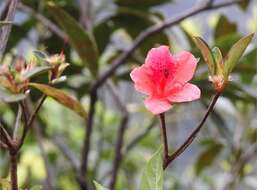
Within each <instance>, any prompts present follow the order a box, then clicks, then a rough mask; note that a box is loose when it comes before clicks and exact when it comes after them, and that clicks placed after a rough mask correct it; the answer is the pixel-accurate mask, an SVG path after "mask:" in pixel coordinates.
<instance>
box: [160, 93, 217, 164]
mask: <svg viewBox="0 0 257 190" xmlns="http://www.w3.org/2000/svg"><path fill="white" fill-rule="evenodd" d="M219 97H220V93H216V95H215V96H214V97H213V99H212V101H211V103H210V105H209V107H208V109H207V111H206V113H205V115H204V117H203V119H202V121H201V122H200V123H199V125H198V126H197V128H196V129H195V130H194V131H193V132H192V133H191V134H190V136H189V137H188V138H187V139H186V141H185V142H184V143H183V144H182V145H181V146H180V147H179V148H178V149H177V150H176V151H175V152H174V153H173V154H172V155H171V156H169V157H168V159H167V160H166V162H165V163H164V169H166V168H167V167H168V166H169V164H170V163H171V162H172V161H174V160H175V159H176V158H177V157H178V156H180V154H182V153H183V152H184V151H185V150H186V149H187V147H188V146H189V145H190V144H191V143H192V142H193V141H194V139H195V137H196V135H197V134H198V133H199V132H200V130H201V129H202V127H203V125H204V123H205V121H206V120H207V118H208V116H209V115H210V113H211V112H212V110H213V109H214V106H215V104H216V102H217V100H218V98H219Z"/></svg>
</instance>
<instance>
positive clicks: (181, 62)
mask: <svg viewBox="0 0 257 190" xmlns="http://www.w3.org/2000/svg"><path fill="white" fill-rule="evenodd" d="M174 59H175V64H176V66H175V67H176V73H175V77H174V82H179V83H182V84H185V83H186V82H188V81H189V80H191V79H192V78H193V75H194V73H195V69H196V65H197V59H196V58H195V57H194V56H193V55H192V54H191V53H190V52H187V51H182V52H180V53H178V54H176V55H175V56H174Z"/></svg>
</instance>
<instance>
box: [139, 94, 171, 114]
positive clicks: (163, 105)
mask: <svg viewBox="0 0 257 190" xmlns="http://www.w3.org/2000/svg"><path fill="white" fill-rule="evenodd" d="M144 104H145V107H146V108H147V109H148V110H149V111H150V112H152V113H153V114H154V115H157V114H160V113H164V112H166V111H168V110H169V109H170V108H171V107H172V106H171V104H170V103H169V102H168V101H167V100H159V99H155V98H152V97H148V98H147V99H146V100H145V101H144Z"/></svg>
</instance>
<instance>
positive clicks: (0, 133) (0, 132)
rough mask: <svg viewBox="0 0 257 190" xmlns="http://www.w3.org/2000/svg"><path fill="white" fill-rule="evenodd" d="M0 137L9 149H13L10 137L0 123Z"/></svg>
mask: <svg viewBox="0 0 257 190" xmlns="http://www.w3.org/2000/svg"><path fill="white" fill-rule="evenodd" d="M0 137H1V140H2V141H3V143H4V144H6V145H7V146H8V148H9V150H11V149H13V143H12V138H11V137H10V135H9V134H8V132H7V131H6V130H5V128H3V126H2V125H0Z"/></svg>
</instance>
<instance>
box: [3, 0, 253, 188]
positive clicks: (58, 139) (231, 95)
mask: <svg viewBox="0 0 257 190" xmlns="http://www.w3.org/2000/svg"><path fill="white" fill-rule="evenodd" d="M6 2H7V1H6V0H0V13H3V12H4V9H5V4H6ZM53 2H54V3H55V4H57V5H58V6H59V7H61V8H62V9H63V10H65V11H66V12H67V13H68V14H69V15H70V16H72V17H73V18H74V19H75V20H76V22H78V23H80V24H81V25H82V27H83V28H84V29H85V31H87V32H89V33H91V34H92V35H93V36H94V39H95V44H96V46H97V48H98V51H99V57H98V63H97V64H98V70H99V71H98V72H99V73H103V72H104V71H106V70H107V69H108V68H109V67H110V66H111V64H112V62H113V60H115V59H117V57H118V56H119V55H121V54H122V53H123V52H125V51H127V49H128V48H129V47H130V46H131V44H133V42H134V39H135V38H136V37H137V36H138V35H139V34H140V33H141V32H143V31H145V30H146V29H147V28H148V27H150V26H152V25H154V24H156V25H158V24H160V23H162V22H163V21H164V20H166V19H169V18H173V17H176V16H177V15H180V14H183V13H184V12H185V11H187V10H188V9H192V7H194V6H197V5H199V4H203V3H206V2H207V1H205V0H201V1H195V0H177V1H175V0H173V1H171V0H149V1H146V0H137V1H133V0H91V1H90V3H89V4H90V8H88V7H87V4H86V5H85V2H87V1H86V0H85V1H83V0H56V1H53ZM223 2H226V1H225V0H214V4H219V3H223ZM46 4H47V1H44V0H41V1H40V0H39V1H35V0H23V1H21V3H20V4H19V6H18V10H17V12H16V16H15V24H14V26H13V28H12V32H11V34H10V39H9V41H8V45H7V49H6V53H5V54H4V57H3V59H2V63H1V64H3V63H5V62H11V61H12V60H13V59H14V58H15V56H17V55H21V56H24V57H25V58H26V59H27V60H29V59H30V58H31V57H32V56H33V51H34V50H44V51H47V52H48V53H50V54H54V53H60V52H61V51H62V50H64V53H65V56H66V58H67V62H69V63H70V66H69V68H68V69H67V70H66V71H65V75H66V76H67V80H66V81H65V82H62V83H60V84H58V85H57V86H58V87H59V88H61V89H63V90H65V91H66V92H67V93H69V94H72V95H73V96H74V97H76V98H77V99H78V100H79V101H80V102H81V103H82V104H83V106H84V107H85V108H86V109H87V110H88V107H89V88H90V85H91V84H92V83H93V82H94V81H95V79H94V78H93V77H92V76H91V75H90V71H89V69H88V67H87V65H85V63H84V62H83V59H81V58H80V57H79V55H78V54H77V51H76V50H75V49H74V48H72V46H71V45H70V44H69V42H68V41H67V40H66V39H65V38H62V37H63V36H62V34H63V33H64V34H65V31H63V29H62V27H60V25H59V23H60V22H58V20H56V19H54V16H53V13H51V12H50V11H49V10H48V9H47V6H46ZM0 15H1V14H0ZM48 21H50V23H49V22H48ZM52 24H53V25H54V26H57V27H58V30H60V33H59V34H57V33H58V32H57V33H56V31H53V29H52V27H53V26H50V25H52ZM70 30H72V28H71V29H70ZM252 32H257V1H256V0H250V1H248V0H243V1H242V2H241V4H240V5H238V4H235V5H231V6H228V7H225V8H220V9H215V10H207V11H205V12H203V13H199V14H197V15H195V16H192V17H189V18H187V19H185V20H183V21H182V22H179V23H178V24H176V25H175V26H173V27H171V28H168V29H165V30H163V31H162V32H159V33H158V34H156V35H154V36H152V37H150V38H149V39H148V40H147V42H145V43H143V44H142V45H141V46H140V47H139V48H137V50H136V51H135V52H134V53H133V54H132V56H130V57H129V59H127V60H126V64H124V65H123V66H122V67H120V68H119V69H118V70H117V72H116V73H115V75H113V76H112V77H111V78H110V79H109V80H108V82H107V83H106V84H105V85H103V86H102V87H101V89H100V90H99V91H98V98H99V99H98V101H97V104H96V115H95V118H94V121H95V123H94V127H93V134H92V147H91V149H90V154H89V172H88V174H87V176H88V179H89V180H90V181H92V180H93V179H95V180H97V181H98V182H99V183H101V184H103V185H105V186H108V184H109V180H110V176H111V171H112V163H113V158H114V147H115V143H116V139H117V133H118V131H119V127H120V122H121V120H122V117H123V115H122V113H121V111H120V109H119V105H117V100H116V99H117V98H118V99H119V100H120V102H121V103H122V105H123V106H124V107H125V108H126V109H127V111H128V120H129V122H128V125H127V128H126V129H125V138H124V145H123V148H122V151H123V155H124V157H123V160H122V164H121V168H120V170H119V174H118V179H117V184H116V189H117V190H132V189H138V187H139V183H140V178H141V175H142V170H143V168H144V165H145V164H146V161H147V160H148V159H149V158H150V157H151V155H152V154H153V153H154V152H155V151H156V150H157V149H158V147H159V146H160V144H161V140H160V131H159V121H158V118H156V117H154V116H153V115H152V114H151V113H149V112H148V111H147V110H146V109H145V107H144V105H143V98H144V97H143V95H141V94H139V93H138V92H136V91H135V90H134V88H133V85H132V82H131V80H130V78H129V73H130V71H131V69H132V68H133V67H135V66H137V65H140V64H142V63H143V62H144V57H145V56H146V52H147V51H148V50H149V49H150V48H152V47H154V46H158V45H160V44H166V45H169V46H170V48H171V51H172V52H173V53H176V52H179V51H181V50H188V51H191V52H192V53H193V54H194V55H195V56H196V57H201V56H200V53H199V51H198V50H197V49H196V47H195V46H194V44H193V43H192V38H191V37H192V36H201V37H203V38H204V39H205V40H206V41H207V42H208V43H209V44H210V46H218V47H219V48H220V49H221V50H222V53H223V55H226V53H227V52H228V50H229V48H230V47H231V46H232V45H233V43H235V42H236V41H237V40H238V39H239V38H240V37H242V36H243V35H246V34H249V33H252ZM76 35H77V36H78V37H79V36H80V35H81V34H80V33H77V34H76ZM85 47H86V48H91V47H90V46H89V45H88V46H87V44H86V45H85ZM256 73H257V38H256V35H255V37H254V39H253V41H252V43H251V44H250V46H249V47H248V48H247V51H246V52H245V56H244V57H243V58H242V59H241V60H240V63H239V64H238V66H237V67H236V69H235V72H234V73H233V75H232V82H231V84H230V85H229V86H228V88H227V89H226V90H225V92H224V93H223V94H222V97H221V98H220V99H219V100H218V103H217V105H216V108H215V111H214V112H213V114H212V115H211V116H210V117H209V119H208V121H207V123H206V124H205V126H204V128H203V130H202V131H201V133H200V135H199V136H198V137H197V139H196V141H195V142H194V143H193V144H192V146H191V147H190V148H189V149H187V150H186V151H185V152H184V153H183V154H182V155H181V156H180V157H179V158H178V159H177V160H176V161H175V162H173V163H172V165H171V166H170V167H169V168H168V170H167V171H166V172H165V188H164V189H167V190H209V189H211V190H220V189H234V190H256V189H257V109H256V105H257V103H256V102H257V75H256ZM34 80H35V81H44V80H45V79H44V77H38V78H36V79H34ZM193 83H194V84H197V85H199V87H200V88H201V90H202V98H201V100H199V101H195V102H191V103H186V104H178V105H175V106H174V107H173V109H172V110H170V111H169V112H168V113H167V114H166V119H167V130H168V131H167V132H168V139H169V146H170V151H171V152H172V151H173V150H175V149H176V147H178V146H179V145H180V144H181V143H183V141H184V140H185V138H186V137H187V136H188V135H189V134H190V132H191V131H192V130H193V129H194V127H195V126H196V125H197V123H198V122H199V120H200V119H201V118H202V116H203V114H204V112H205V110H206V108H207V106H208V103H209V102H210V99H211V96H212V95H213V94H214V92H213V91H212V88H211V84H210V83H209V82H208V72H207V67H206V65H205V64H204V63H203V61H202V60H201V61H200V63H199V65H198V68H197V73H196V76H195V78H194V80H193ZM39 95H40V94H39V93H37V92H34V91H32V92H31V97H32V101H36V100H37V99H38V98H39ZM16 112H17V107H16V106H14V105H8V104H5V103H3V102H0V119H1V123H2V124H3V125H4V126H5V127H7V128H8V127H11V126H12V125H13V123H14V121H15V113H16ZM35 125H37V129H33V130H31V131H30V133H29V135H28V137H27V138H26V142H25V145H24V146H23V147H22V151H21V153H20V155H19V166H18V176H19V184H20V186H21V187H27V186H33V185H42V186H43V188H44V189H46V190H50V189H60V190H71V189H72V190H73V189H74V190H76V189H79V185H78V183H77V181H76V178H75V177H76V172H75V171H74V169H73V167H72V166H71V164H70V159H72V160H73V163H75V165H76V164H77V165H79V160H80V153H81V148H82V144H83V139H84V136H85V124H84V121H83V119H82V118H80V117H79V116H77V115H76V114H75V113H73V112H72V111H71V110H68V109H67V108H65V107H63V106H62V105H60V104H58V103H57V102H55V101H54V100H53V99H51V98H47V100H46V102H45V103H44V105H43V108H42V109H41V110H40V112H39V114H38V118H37V121H36V124H35ZM135 139H137V140H136V141H135ZM65 151H66V152H65ZM67 151H68V153H67ZM67 154H68V155H72V158H70V159H67ZM245 158H247V159H245ZM8 167H9V164H8V154H7V153H6V152H5V151H3V150H0V177H1V178H6V177H8ZM0 189H1V187H0Z"/></svg>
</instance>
